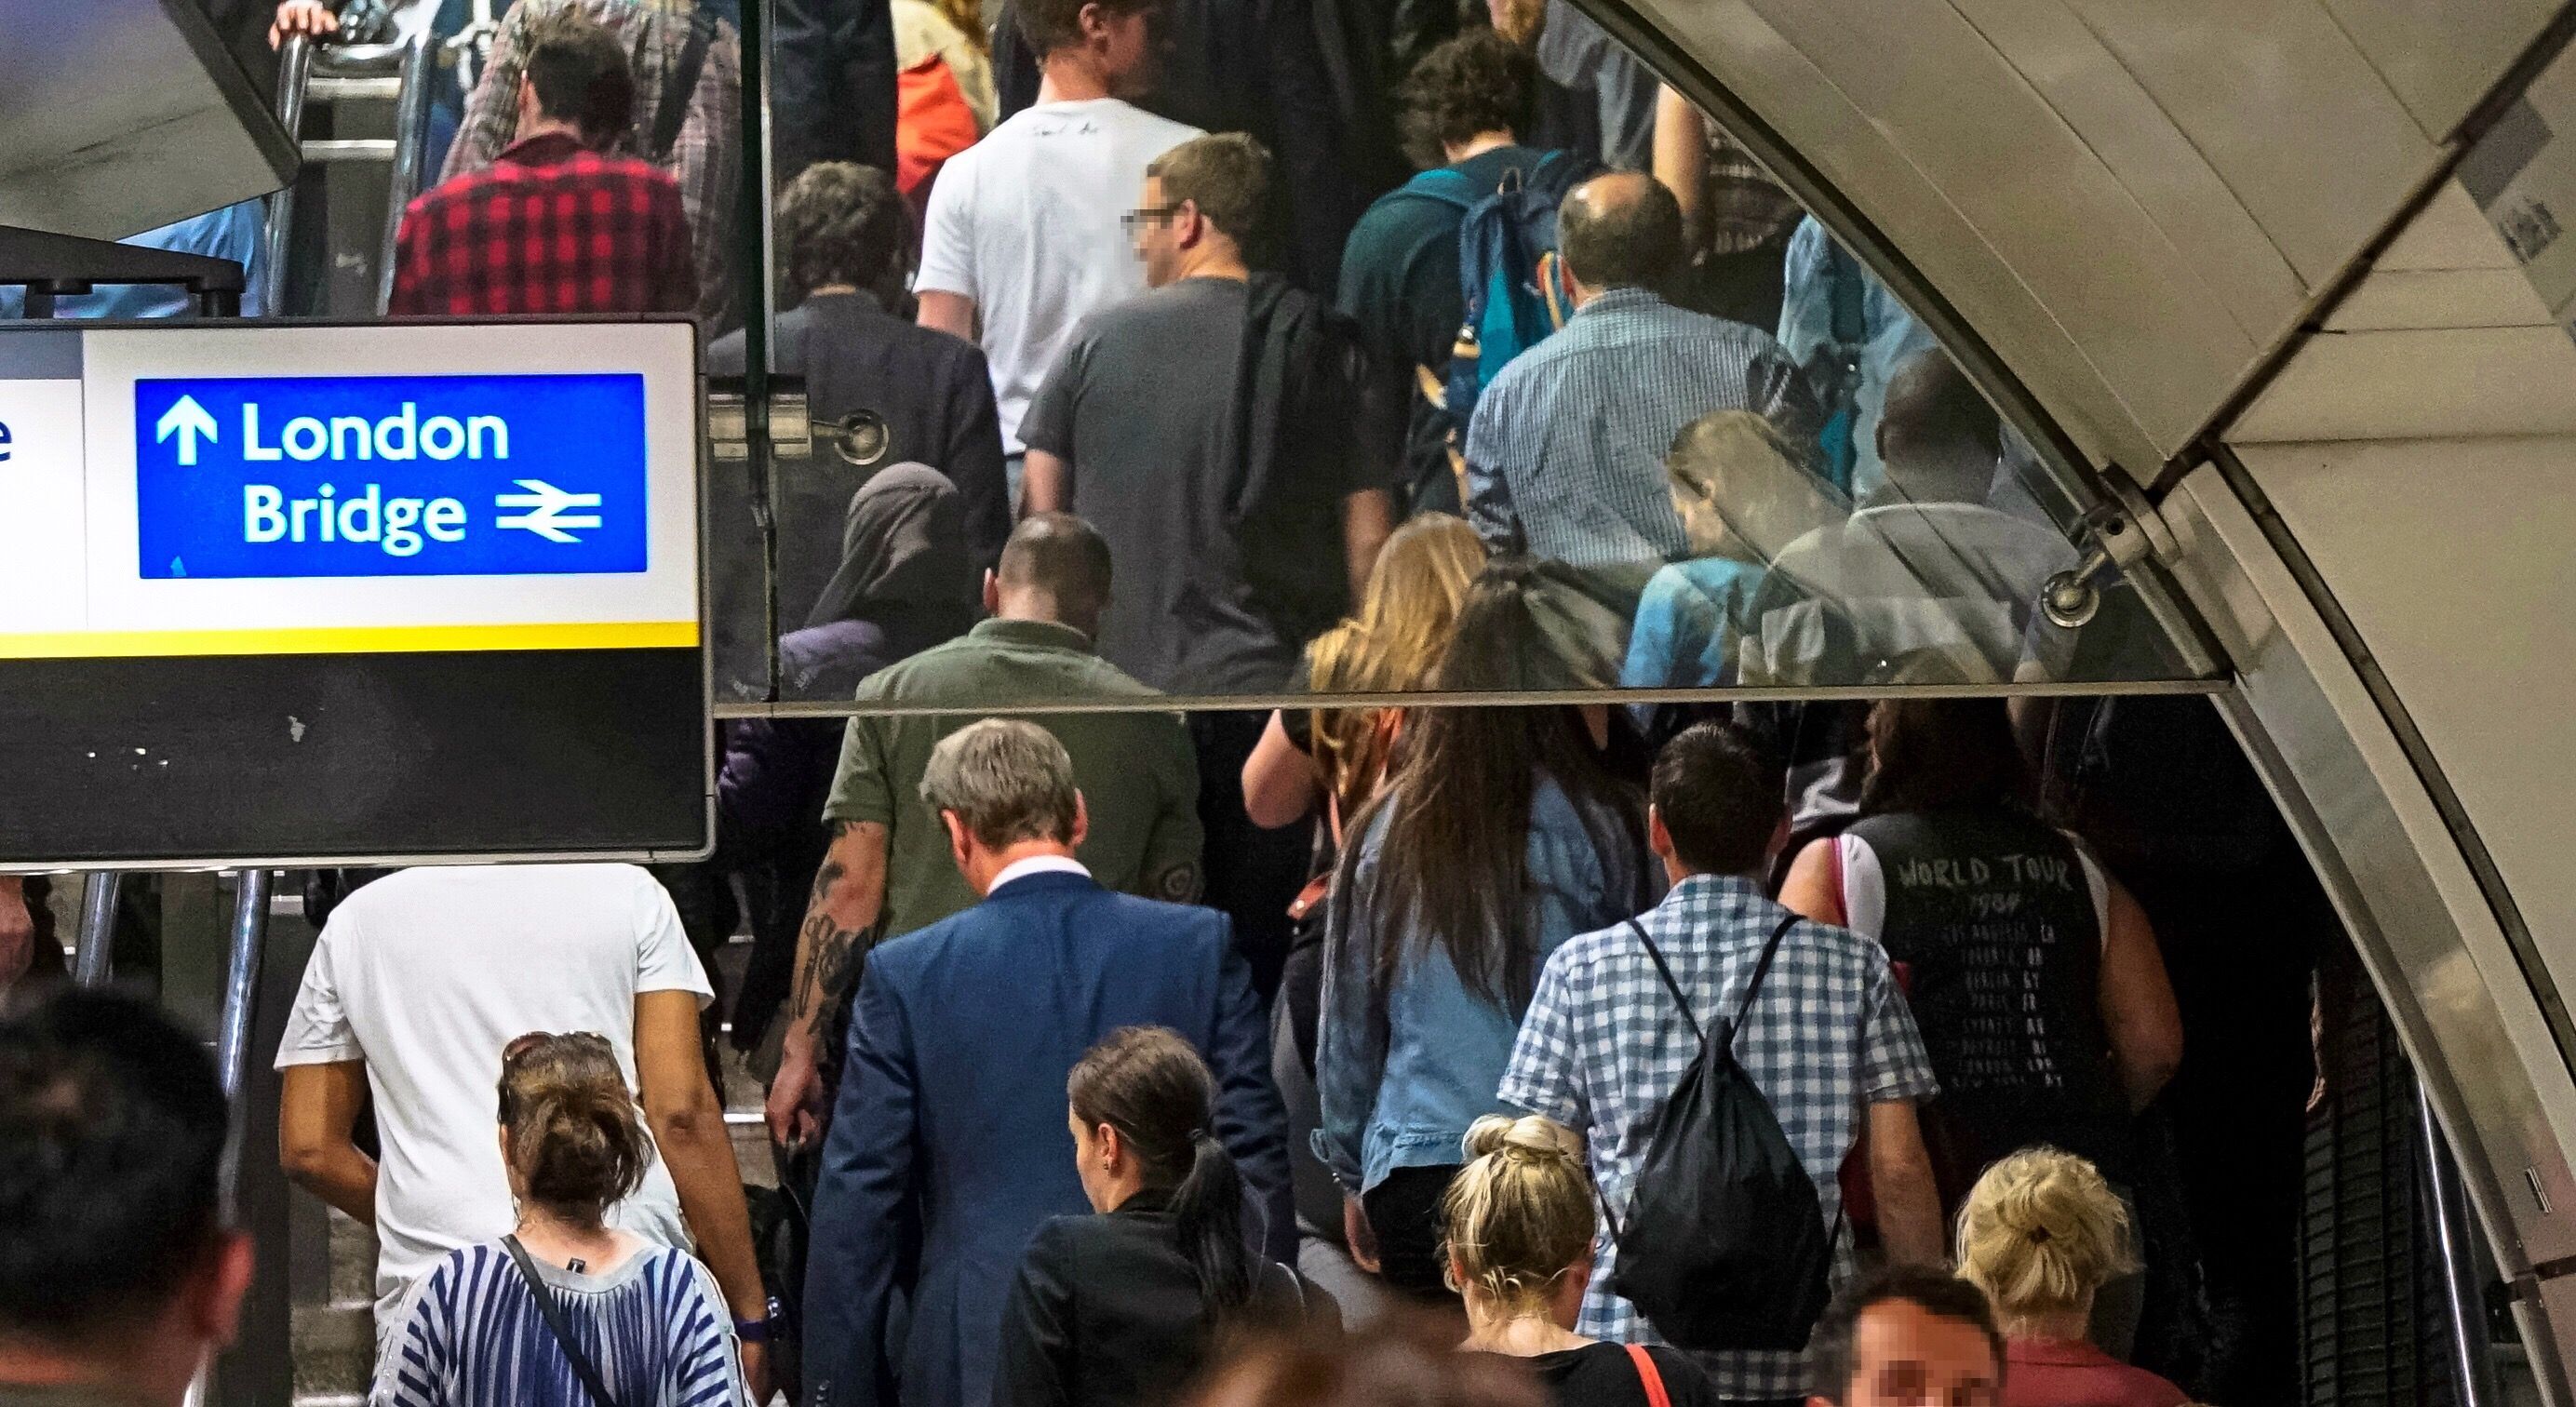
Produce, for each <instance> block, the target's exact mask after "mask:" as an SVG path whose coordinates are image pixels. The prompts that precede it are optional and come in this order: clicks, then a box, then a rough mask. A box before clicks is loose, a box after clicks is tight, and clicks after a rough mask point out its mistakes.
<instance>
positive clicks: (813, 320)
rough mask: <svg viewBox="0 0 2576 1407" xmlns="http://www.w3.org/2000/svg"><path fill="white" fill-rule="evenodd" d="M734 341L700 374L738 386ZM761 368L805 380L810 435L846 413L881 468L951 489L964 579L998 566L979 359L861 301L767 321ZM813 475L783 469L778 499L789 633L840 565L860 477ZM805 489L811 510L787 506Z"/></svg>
mask: <svg viewBox="0 0 2576 1407" xmlns="http://www.w3.org/2000/svg"><path fill="white" fill-rule="evenodd" d="M743 345H744V344H743V335H742V333H740V332H728V333H726V334H725V335H724V336H722V337H719V338H717V339H716V340H715V341H714V342H713V343H712V344H710V345H709V346H708V348H707V370H708V371H709V372H710V373H712V374H714V375H718V376H740V375H741V374H742V362H743ZM772 364H773V365H775V366H776V367H777V368H778V370H779V372H780V373H781V374H783V375H787V376H802V377H804V378H805V396H806V400H807V401H808V403H809V404H810V406H811V407H812V411H813V416H814V423H815V425H817V426H818V427H819V426H821V425H824V424H826V423H828V422H831V421H836V420H839V419H840V418H841V417H842V416H845V415H848V414H849V413H850V412H851V411H854V410H872V411H875V412H876V413H877V414H878V415H881V416H883V417H885V423H886V432H887V434H888V435H889V436H891V437H892V438H891V440H890V442H889V444H888V446H887V454H886V457H885V459H884V460H883V461H882V462H884V463H887V464H904V463H912V464H927V465H929V466H930V467H931V468H933V469H936V470H938V471H939V472H940V473H942V474H945V475H947V476H948V482H950V483H952V484H955V485H956V486H957V496H958V498H959V500H960V503H959V506H960V507H961V508H963V509H964V510H965V514H966V551H967V555H968V557H969V559H970V560H971V561H972V562H973V564H974V567H975V573H976V575H977V576H979V577H980V576H981V575H982V574H983V572H984V570H985V569H986V568H988V567H991V566H993V565H994V564H995V563H997V562H999V561H1001V559H1002V543H1003V541H1004V540H1005V539H1007V538H1009V537H1010V535H1011V491H1010V484H1009V481H1008V479H1007V478H1006V477H1005V476H1004V474H1003V470H1002V426H1001V421H1000V419H999V418H998V417H997V416H996V415H995V413H994V410H993V374H992V372H991V371H990V370H989V369H987V367H986V365H985V362H984V349H983V348H981V347H978V346H976V345H975V344H974V343H972V342H968V341H965V340H964V339H962V338H957V337H951V336H949V335H948V334H947V333H945V332H937V331H933V330H932V329H930V328H926V327H916V326H914V325H913V324H911V323H909V322H906V321H904V320H903V319H902V318H899V317H896V316H895V315H894V314H892V313H889V312H887V311H886V310H885V309H884V308H882V307H880V306H878V304H877V300H876V299H874V298H872V297H870V296H868V295H867V294H864V293H833V294H826V295H824V296H822V297H819V298H808V299H806V300H805V301H804V302H802V303H799V304H797V305H796V306H795V307H794V308H791V309H789V310H788V311H786V312H783V313H780V314H779V315H778V345H777V355H776V356H775V357H774V358H772ZM813 469H814V471H813V472H810V473H809V472H806V471H804V470H802V469H791V470H790V471H789V472H788V473H787V475H786V478H785V480H784V481H783V482H782V483H781V484H780V486H779V487H780V491H781V493H782V494H784V495H789V496H791V501H788V502H783V503H782V504H781V505H780V512H779V525H778V526H779V543H778V552H779V564H778V565H779V591H778V613H779V617H780V619H782V620H789V621H799V620H803V619H804V618H805V612H806V611H807V610H808V609H810V608H811V607H812V606H813V604H814V597H815V595H816V594H817V593H819V592H820V591H821V590H822V589H823V583H825V582H827V581H829V580H831V577H832V571H833V569H834V568H836V567H838V566H840V564H841V518H842V514H843V512H844V510H846V509H847V508H848V507H849V503H850V493H851V491H852V490H853V489H854V488H855V487H856V486H857V485H858V484H859V483H860V482H861V481H862V480H863V478H864V477H865V471H862V470H858V469H853V468H851V467H850V466H848V465H847V464H844V463H843V462H842V461H841V460H840V459H839V458H837V457H835V456H834V455H833V453H832V451H830V450H828V449H824V448H821V447H820V442H819V441H818V442H817V448H816V450H815V460H814V466H813ZM808 488H811V489H812V490H813V491H814V492H815V493H816V494H819V495H820V496H819V497H818V498H817V499H816V502H815V505H814V507H813V508H812V509H811V510H808V509H807V508H804V507H800V505H799V504H798V503H796V502H794V501H792V499H793V498H794V497H801V496H802V495H803V494H804V493H805V491H806V490H807V489H808Z"/></svg>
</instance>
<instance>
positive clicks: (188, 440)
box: [152, 396, 223, 465]
mask: <svg viewBox="0 0 2576 1407" xmlns="http://www.w3.org/2000/svg"><path fill="white" fill-rule="evenodd" d="M157 428H158V429H159V431H160V433H159V434H157V435H155V436H153V438H152V442H153V443H154V444H167V443H169V441H170V436H171V435H173V434H176V435H178V437H179V462H180V463H181V464H185V465H194V464H195V463H196V462H197V437H198V436H199V435H203V436H205V437H206V438H207V440H209V441H214V440H220V439H222V438H223V435H222V434H221V432H219V431H217V430H216V429H215V418H214V417H213V416H211V415H208V414H207V413H206V408H205V407H204V406H201V405H199V404H197V398H196V397H194V396H181V397H180V398H179V399H178V400H177V401H175V402H173V403H172V404H171V406H170V408H169V409H168V410H166V411H163V412H162V413H161V424H160V425H159V426H158V427H157Z"/></svg>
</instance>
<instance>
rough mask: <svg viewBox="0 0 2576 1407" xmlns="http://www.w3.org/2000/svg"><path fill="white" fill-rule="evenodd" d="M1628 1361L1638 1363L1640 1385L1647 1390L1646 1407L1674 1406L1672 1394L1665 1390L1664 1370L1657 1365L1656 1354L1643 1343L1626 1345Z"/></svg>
mask: <svg viewBox="0 0 2576 1407" xmlns="http://www.w3.org/2000/svg"><path fill="white" fill-rule="evenodd" d="M1626 1348H1627V1350H1628V1361H1629V1362H1631V1363H1634V1364H1636V1365H1637V1382H1638V1385H1639V1386H1641V1387H1643V1388H1645V1390H1646V1407H1673V1398H1672V1394H1671V1393H1668V1392H1666V1391H1664V1375H1663V1371H1662V1370H1661V1369H1659V1368H1657V1367H1656V1366H1655V1356H1654V1355H1653V1354H1651V1353H1648V1352H1647V1351H1646V1346H1645V1345H1644V1344H1641V1343H1632V1344H1628V1345H1626Z"/></svg>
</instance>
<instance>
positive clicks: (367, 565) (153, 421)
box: [134, 375, 649, 579]
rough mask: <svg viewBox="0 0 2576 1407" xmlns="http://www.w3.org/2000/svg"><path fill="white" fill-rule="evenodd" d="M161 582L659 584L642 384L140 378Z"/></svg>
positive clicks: (145, 550) (154, 554)
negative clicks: (545, 580)
mask: <svg viewBox="0 0 2576 1407" xmlns="http://www.w3.org/2000/svg"><path fill="white" fill-rule="evenodd" d="M134 438H135V446H134V450H135V457H134V487H135V514H136V536H137V542H138V549H139V562H138V565H139V566H140V568H141V572H142V575H143V576H145V577H147V578H165V579H166V578H173V577H380V576H530V575H558V574H564V573H598V572H641V571H643V570H644V569H645V565H646V564H645V540H646V535H647V534H646V530H647V527H648V526H649V525H648V523H647V521H646V516H647V515H646V496H645V469H646V465H645V457H644V453H645V435H644V378H643V377H641V376H637V375H565V376H555V375H531V376H308V377H277V378H252V377H228V378H192V379H187V380H153V379H138V380H137V381H136V382H135V383H134Z"/></svg>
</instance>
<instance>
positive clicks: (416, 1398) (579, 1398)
mask: <svg viewBox="0 0 2576 1407" xmlns="http://www.w3.org/2000/svg"><path fill="white" fill-rule="evenodd" d="M500 1124H501V1128H500V1139H501V1163H502V1166H503V1167H504V1168H505V1169H507V1171H508V1174H509V1179H510V1196H511V1198H512V1200H513V1201H515V1202H516V1203H517V1205H518V1209H519V1220H518V1226H517V1228H516V1229H515V1230H513V1231H512V1232H511V1233H510V1234H509V1235H507V1236H503V1237H501V1238H500V1239H499V1240H497V1241H489V1242H485V1243H483V1244H481V1245H474V1246H467V1247H465V1248H464V1249H463V1250H459V1251H453V1252H450V1253H449V1255H448V1256H447V1258H446V1259H445V1260H443V1261H441V1262H440V1263H439V1264H438V1266H437V1267H436V1268H435V1269H433V1270H431V1271H430V1272H429V1273H428V1274H427V1275H424V1276H422V1277H421V1278H420V1279H419V1280H417V1281H415V1282H413V1284H412V1288H411V1290H410V1292H409V1293H407V1294H406V1295H405V1296H404V1297H403V1307H402V1317H401V1320H400V1323H399V1325H398V1327H397V1328H396V1329H395V1330H394V1332H393V1333H392V1335H391V1336H389V1337H388V1338H387V1339H386V1340H385V1347H384V1351H383V1355H382V1356H381V1357H380V1358H379V1359H378V1361H377V1364H376V1380H375V1387H374V1391H373V1395H372V1397H371V1399H370V1400H371V1401H372V1402H373V1403H374V1404H375V1407H681V1404H688V1407H749V1404H750V1401H751V1395H750V1392H749V1391H748V1389H747V1388H746V1387H745V1385H744V1382H743V1374H742V1350H741V1345H740V1344H739V1343H738V1342H736V1340H735V1338H734V1334H733V1329H732V1324H733V1318H732V1315H731V1314H730V1313H729V1312H728V1311H727V1309H726V1306H725V1300H724V1295H723V1292H722V1291H720V1290H718V1289H717V1288H716V1282H715V1276H714V1275H712V1274H711V1273H709V1272H708V1270H707V1268H706V1267H705V1266H703V1265H701V1264H699V1263H698V1261H697V1260H696V1258H695V1257H693V1256H691V1255H690V1254H689V1253H688V1252H686V1251H682V1250H676V1249H674V1248H672V1247H669V1246H662V1245H656V1244H654V1243H652V1242H649V1241H646V1240H644V1239H643V1238H641V1237H639V1236H636V1235H634V1234H633V1233H631V1232H626V1231H620V1230H618V1229H616V1228H615V1227H612V1226H610V1225H608V1224H607V1220H606V1218H607V1215H608V1209H609V1208H610V1207H612V1206H615V1205H616V1204H617V1203H618V1202H619V1201H620V1200H622V1199H624V1198H625V1196H626V1195H627V1194H628V1193H630V1192H632V1191H634V1190H635V1186H636V1184H637V1183H638V1182H640V1181H642V1180H643V1177H644V1170H645V1168H646V1167H647V1166H649V1165H650V1164H651V1163H652V1161H653V1145H652V1142H651V1140H650V1139H649V1138H648V1137H647V1136H646V1134H645V1132H644V1123H643V1118H642V1115H641V1114H640V1113H639V1112H638V1110H637V1109H636V1107H635V1096H634V1095H633V1093H631V1092H630V1091H629V1090H628V1088H627V1085H626V1075H625V1072H624V1071H623V1070H621V1069H620V1068H619V1067H618V1064H617V1054H616V1051H615V1050H614V1049H613V1048H612V1047H611V1046H610V1045H609V1043H608V1040H607V1038H606V1037H604V1036H596V1035H592V1034H589V1033H587V1032H582V1033H576V1034H573V1035H564V1036H557V1035H549V1034H547V1033H545V1032H542V1031H540V1032H532V1033H530V1034H528V1035H524V1036H521V1037H519V1038H518V1039H517V1040H514V1041H512V1042H510V1044H509V1047H508V1048H507V1049H506V1050H504V1051H503V1052H502V1053H501V1087H500ZM541 1290H542V1291H543V1293H544V1298H543V1299H540V1298H539V1291H541Z"/></svg>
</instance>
